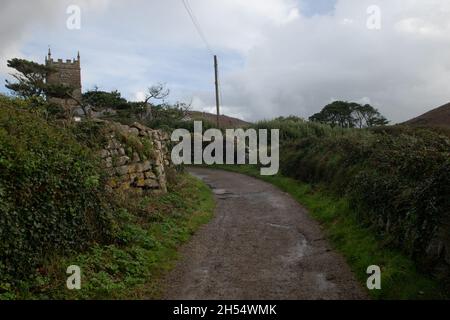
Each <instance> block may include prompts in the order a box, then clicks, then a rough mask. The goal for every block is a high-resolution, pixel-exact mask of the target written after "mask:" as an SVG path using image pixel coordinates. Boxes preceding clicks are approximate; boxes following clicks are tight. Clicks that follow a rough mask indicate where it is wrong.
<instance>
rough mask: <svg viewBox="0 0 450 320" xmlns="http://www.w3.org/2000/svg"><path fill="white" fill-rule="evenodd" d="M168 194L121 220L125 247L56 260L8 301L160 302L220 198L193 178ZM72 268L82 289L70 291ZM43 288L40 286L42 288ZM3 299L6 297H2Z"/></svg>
mask: <svg viewBox="0 0 450 320" xmlns="http://www.w3.org/2000/svg"><path fill="white" fill-rule="evenodd" d="M179 180H180V181H179V182H178V183H177V185H176V186H175V187H172V189H171V190H169V192H168V193H167V194H165V195H160V196H151V197H145V198H142V199H140V200H139V201H138V203H137V204H136V207H135V208H134V209H133V210H130V209H128V210H126V209H123V210H122V211H121V213H120V217H118V220H119V221H120V224H119V225H118V226H117V233H118V234H117V238H118V239H119V240H120V241H119V242H120V243H117V244H112V245H108V246H101V245H98V244H95V245H93V246H92V248H91V249H90V250H88V251H87V252H85V253H82V254H78V255H75V256H72V257H69V258H59V259H54V260H52V261H51V262H49V263H48V264H47V265H46V266H45V267H44V268H43V270H42V271H41V274H42V275H40V276H38V278H37V279H36V281H35V283H34V285H33V286H32V287H29V288H27V285H26V284H24V286H23V288H21V290H19V292H16V293H15V294H14V295H12V294H11V293H9V295H8V296H3V298H12V299H14V298H19V299H157V298H160V297H161V294H162V289H163V283H162V278H163V276H164V275H165V274H166V273H167V272H168V271H169V270H170V269H171V268H172V267H173V266H174V264H175V262H176V261H177V259H178V248H179V246H180V245H181V244H183V243H184V242H186V241H188V240H189V238H190V237H191V235H192V234H193V233H194V232H195V231H196V230H197V229H198V228H199V227H200V226H201V225H202V224H205V223H207V222H208V221H209V220H210V219H211V218H212V216H213V210H214V206H215V203H214V197H213V195H212V192H211V190H210V189H209V188H208V187H207V186H206V185H205V184H204V183H203V182H201V181H200V180H198V179H196V178H194V177H192V176H189V175H187V174H183V175H181V177H179ZM69 265H78V266H80V268H81V272H82V280H81V282H82V283H81V290H68V289H67V288H66V279H67V277H68V275H66V273H65V271H66V268H67V267H68V266H69ZM36 284H38V285H36ZM0 298H1V297H0Z"/></svg>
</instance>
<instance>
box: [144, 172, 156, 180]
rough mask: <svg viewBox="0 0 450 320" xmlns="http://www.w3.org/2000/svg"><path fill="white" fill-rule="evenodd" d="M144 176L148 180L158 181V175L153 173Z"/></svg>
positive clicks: (145, 173) (146, 173)
mask: <svg viewBox="0 0 450 320" xmlns="http://www.w3.org/2000/svg"><path fill="white" fill-rule="evenodd" d="M144 176H145V178H146V179H156V175H155V174H154V173H153V172H152V171H147V172H144Z"/></svg>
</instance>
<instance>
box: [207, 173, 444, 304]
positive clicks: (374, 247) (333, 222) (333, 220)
mask: <svg viewBox="0 0 450 320" xmlns="http://www.w3.org/2000/svg"><path fill="white" fill-rule="evenodd" d="M215 167H216V168H220V169H224V170H229V171H234V172H238V173H243V174H246V175H249V176H253V177H256V178H259V179H262V180H264V181H266V182H269V183H272V184H273V185H275V186H277V187H278V188H280V189H281V190H283V191H285V192H287V193H289V194H290V195H291V196H292V197H293V198H295V199H296V200H297V201H298V202H299V203H301V204H302V205H304V206H305V207H306V208H307V209H308V210H309V213H310V215H311V216H312V217H313V218H315V219H316V220H317V221H319V222H320V223H321V225H322V227H323V229H324V231H325V234H326V236H327V238H328V239H329V241H330V242H331V244H332V245H333V246H334V248H335V249H336V250H337V251H338V252H340V253H341V254H343V256H344V257H345V258H346V260H347V262H348V264H349V265H350V267H351V269H352V270H353V272H354V273H355V275H356V277H357V278H358V280H359V281H360V282H361V284H362V286H364V287H365V286H366V281H367V277H368V275H367V274H366V270H367V267H368V266H370V265H378V266H380V268H381V290H370V291H368V292H369V295H370V296H371V297H372V298H373V299H448V295H447V294H446V293H445V292H444V291H443V289H442V288H441V286H440V284H439V283H437V281H435V280H434V279H432V278H430V277H427V276H426V275H423V274H420V273H419V272H418V271H417V270H416V267H415V264H414V262H413V261H412V260H411V259H409V258H408V257H406V256H405V255H403V254H402V253H400V252H398V251H396V250H393V249H390V248H388V247H386V246H384V245H383V241H382V239H379V238H377V237H376V236H375V234H374V233H373V232H372V231H371V230H370V229H369V228H366V227H363V226H361V225H360V224H359V223H358V221H357V219H356V213H355V212H354V211H353V210H352V209H351V208H350V203H349V201H348V200H347V199H345V198H341V199H336V197H334V196H332V195H330V194H329V193H328V192H327V191H326V190H324V189H323V188H319V187H314V188H313V187H312V186H311V185H308V184H306V183H302V182H299V181H297V180H294V179H291V178H287V177H283V176H281V175H276V176H261V175H260V174H259V170H258V169H256V168H255V167H252V166H248V165H245V166H226V165H222V166H215Z"/></svg>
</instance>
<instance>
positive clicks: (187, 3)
mask: <svg viewBox="0 0 450 320" xmlns="http://www.w3.org/2000/svg"><path fill="white" fill-rule="evenodd" d="M182 2H183V5H184V8H185V9H186V11H187V13H188V14H189V17H190V18H191V21H192V23H193V24H194V27H195V29H196V30H197V32H198V35H199V36H200V38H201V39H202V41H203V42H204V44H205V46H206V48H207V49H208V51H209V52H210V53H211V54H214V53H213V51H212V49H211V46H210V45H209V42H208V39H207V38H206V36H205V34H204V33H203V31H202V28H201V27H200V23H199V22H198V20H197V18H196V17H195V14H194V11H193V10H192V8H191V6H190V4H189V2H188V0H182Z"/></svg>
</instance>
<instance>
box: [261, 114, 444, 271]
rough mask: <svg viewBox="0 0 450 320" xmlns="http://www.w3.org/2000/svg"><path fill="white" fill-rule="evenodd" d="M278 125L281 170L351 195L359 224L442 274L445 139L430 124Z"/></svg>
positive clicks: (287, 121)
mask: <svg viewBox="0 0 450 320" xmlns="http://www.w3.org/2000/svg"><path fill="white" fill-rule="evenodd" d="M255 126H256V127H257V128H269V129H274V128H277V129H280V141H281V144H282V146H281V148H282V152H281V153H280V156H281V159H280V162H281V163H280V168H281V171H282V173H283V174H284V175H286V176H290V177H293V178H296V179H298V180H301V181H305V182H308V183H313V184H321V185H324V186H326V187H327V188H328V189H330V190H331V191H333V193H335V194H337V195H339V196H345V197H348V198H349V199H350V200H351V203H352V206H353V208H354V209H355V212H357V213H358V220H359V222H360V223H361V224H364V225H366V226H369V227H371V228H372V229H373V230H375V231H376V232H377V233H378V235H379V236H380V238H382V239H383V241H384V243H385V244H386V245H389V246H393V247H396V248H400V249H401V250H402V251H403V252H405V253H407V254H408V255H409V256H411V257H413V258H415V260H416V261H417V262H418V263H419V265H420V266H421V267H423V268H424V269H431V268H433V269H434V270H439V272H440V273H441V275H442V276H443V277H447V278H448V277H449V275H450V272H449V270H450V268H449V263H448V261H450V239H449V236H448V235H449V234H450V139H449V137H448V136H446V135H444V134H442V132H441V131H440V132H438V131H435V130H431V129H414V128H408V127H383V128H382V127H380V128H374V129H341V128H331V127H328V126H324V125H319V124H315V123H308V122H305V121H303V120H301V119H298V118H293V117H290V118H279V119H275V120H274V121H266V122H260V123H258V124H256V125H255Z"/></svg>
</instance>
